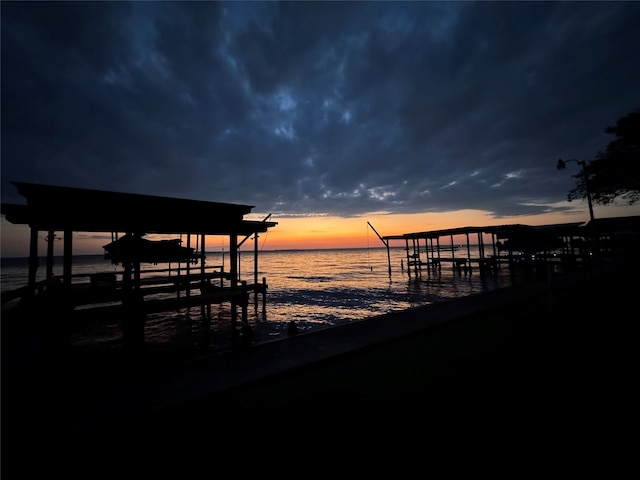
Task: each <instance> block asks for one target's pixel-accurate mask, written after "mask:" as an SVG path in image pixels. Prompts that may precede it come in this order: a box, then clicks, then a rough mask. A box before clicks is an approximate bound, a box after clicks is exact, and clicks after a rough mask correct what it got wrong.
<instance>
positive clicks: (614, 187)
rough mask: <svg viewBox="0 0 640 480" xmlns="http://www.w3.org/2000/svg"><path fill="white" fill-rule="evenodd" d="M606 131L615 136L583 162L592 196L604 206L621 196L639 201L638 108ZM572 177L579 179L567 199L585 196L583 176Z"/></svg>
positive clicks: (639, 130) (639, 115)
mask: <svg viewBox="0 0 640 480" xmlns="http://www.w3.org/2000/svg"><path fill="white" fill-rule="evenodd" d="M605 133H610V134H613V135H615V136H616V139H615V140H612V141H611V142H610V143H609V145H607V149H606V150H605V151H604V152H598V154H597V155H596V158H595V159H594V160H593V161H591V162H589V163H587V164H586V165H585V169H586V174H587V178H588V181H589V189H590V192H591V199H592V200H593V202H595V203H599V204H601V205H607V204H609V203H611V202H613V201H614V200H615V199H616V198H621V199H622V200H624V201H626V202H628V203H629V205H632V204H634V203H636V202H637V201H638V200H640V109H636V110H634V111H633V112H631V113H629V114H627V115H625V116H624V117H622V118H620V119H619V120H618V121H617V122H616V124H615V126H612V127H607V128H606V129H605ZM574 176H575V177H576V178H577V179H578V182H577V184H576V186H575V187H574V188H573V189H572V190H571V191H570V192H569V194H568V195H567V198H568V200H569V201H572V200H577V199H582V198H586V196H587V190H586V185H585V178H584V175H583V174H582V173H579V174H576V175H574Z"/></svg>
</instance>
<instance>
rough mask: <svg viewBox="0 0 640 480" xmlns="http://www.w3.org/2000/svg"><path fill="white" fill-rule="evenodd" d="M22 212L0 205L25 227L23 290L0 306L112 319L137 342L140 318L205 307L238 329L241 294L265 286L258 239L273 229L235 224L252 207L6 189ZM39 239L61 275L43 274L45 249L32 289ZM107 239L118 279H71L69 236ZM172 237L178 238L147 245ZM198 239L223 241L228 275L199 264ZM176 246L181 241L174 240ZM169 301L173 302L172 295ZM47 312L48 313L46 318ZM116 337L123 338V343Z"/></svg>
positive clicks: (46, 188)
mask: <svg viewBox="0 0 640 480" xmlns="http://www.w3.org/2000/svg"><path fill="white" fill-rule="evenodd" d="M12 184H13V185H15V186H16V187H17V189H18V193H19V194H20V195H22V196H23V197H24V198H25V199H26V205H19V204H2V214H3V215H5V216H6V219H7V221H9V222H11V223H14V224H26V225H29V226H30V228H31V238H30V249H29V277H28V284H27V285H26V286H25V287H23V288H21V289H19V291H17V292H14V293H13V294H9V295H3V299H2V302H3V303H5V302H7V301H10V300H17V299H19V300H20V304H24V305H30V304H44V305H53V306H55V309H56V311H58V312H59V311H60V310H63V311H64V312H65V313H66V314H71V315H72V316H73V317H74V318H75V317H81V316H82V315H89V314H90V315H99V314H101V313H104V314H114V313H116V312H117V313H118V314H121V315H122V320H123V339H125V340H127V343H139V342H140V341H141V340H142V341H143V340H144V318H145V315H146V314H148V313H155V312H161V311H170V310H176V309H180V308H186V307H191V306H201V307H202V308H203V309H204V308H208V307H210V306H211V304H213V303H222V302H229V303H230V304H231V307H232V308H231V313H232V322H234V323H235V321H236V308H237V307H238V306H240V307H241V309H242V321H243V327H247V326H248V325H247V318H246V311H247V304H248V301H249V294H250V293H251V292H253V293H254V294H255V296H256V301H257V295H258V294H259V293H260V294H262V295H263V305H264V300H265V298H264V296H265V295H266V289H267V285H266V279H262V281H261V282H259V281H258V236H259V234H260V233H264V232H267V231H268V229H269V228H272V227H274V226H276V225H277V223H276V222H271V221H267V220H268V219H269V217H270V215H269V216H268V217H267V218H265V219H264V220H262V221H256V220H245V219H244V216H245V215H247V214H249V213H250V212H251V210H252V209H253V206H249V205H239V204H229V203H219V202H205V201H199V200H188V199H177V198H170V197H160V196H151V195H139V194H130V193H120V192H111V191H102V190H90V189H81V188H72V187H63V186H52V185H43V184H34V183H24V182H12ZM41 232H44V233H45V234H46V238H47V239H53V238H55V237H56V236H59V235H56V232H61V233H62V235H61V236H62V239H63V267H62V275H59V276H56V275H53V268H52V265H53V254H54V248H53V241H49V242H47V251H46V275H45V279H44V280H41V281H36V278H37V277H36V272H37V270H38V268H39V256H40V253H39V251H38V247H39V245H38V244H39V238H40V234H41ZM79 232H80V233H111V236H112V241H111V242H110V243H107V244H105V245H104V246H103V248H104V249H105V267H106V266H111V263H113V264H115V265H119V266H120V270H119V271H114V270H113V268H112V269H111V270H107V269H106V268H105V272H99V273H94V274H92V275H78V274H74V272H73V234H74V233H79ZM148 235H151V236H152V237H154V236H155V237H158V236H160V237H166V236H179V238H171V239H168V240H167V239H166V238H161V239H159V240H156V239H153V238H149V237H148ZM207 236H224V237H227V239H228V259H229V260H228V265H229V267H228V270H226V269H225V264H224V261H223V262H222V263H221V264H220V263H218V264H215V265H207V258H206V255H205V248H204V246H205V245H206V238H207ZM183 238H184V239H185V240H186V241H185V240H183ZM250 238H253V240H254V278H253V283H247V282H246V281H243V280H242V279H240V275H239V270H238V252H239V248H240V246H241V245H242V244H243V243H244V242H245V241H246V240H248V239H250ZM165 263H167V264H169V268H157V267H156V268H144V269H143V267H142V264H145V267H146V264H165ZM172 294H173V295H172ZM52 313H53V311H52ZM125 336H126V338H125Z"/></svg>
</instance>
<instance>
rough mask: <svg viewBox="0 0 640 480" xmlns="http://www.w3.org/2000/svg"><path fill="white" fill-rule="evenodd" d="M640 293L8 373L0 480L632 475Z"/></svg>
mask: <svg viewBox="0 0 640 480" xmlns="http://www.w3.org/2000/svg"><path fill="white" fill-rule="evenodd" d="M636 275H637V272H636V270H635V268H632V267H628V268H626V269H625V270H624V272H623V273H620V272H618V273H616V274H615V275H607V274H606V273H605V274H604V276H603V277H602V278H600V275H590V276H589V275H585V274H584V273H581V274H580V275H579V276H577V277H575V278H573V279H572V281H571V282H567V283H566V284H563V281H562V280H561V279H556V278H553V279H552V281H551V283H549V282H548V281H547V280H543V281H541V282H538V283H536V282H534V283H532V285H529V286H527V287H526V288H524V287H522V288H520V289H519V290H513V291H509V292H491V293H489V294H483V295H481V296H477V297H474V298H469V299H460V300H456V301H453V302H446V303H443V304H439V305H433V306H429V307H422V308H418V309H415V310H410V311H406V312H401V313H398V314H391V315H386V316H384V317H380V318H375V319H371V320H367V321H365V322H357V323H354V324H349V325H345V326H343V327H335V328H331V329H327V330H323V331H320V332H315V333H309V334H305V335H300V336H297V337H291V338H288V339H285V340H281V341H276V342H273V343H271V344H266V345H260V346H253V347H247V348H246V349H240V350H236V351H233V352H228V353H225V354H220V355H217V356H215V357H213V358H201V359H190V360H184V361H181V362H177V363H175V364H171V365H169V364H167V365H159V364H153V366H152V363H153V362H152V360H150V359H149V358H148V357H145V355H144V352H142V353H140V354H138V355H137V356H130V357H128V358H113V359H110V360H108V361H107V360H105V359H104V358H101V359H96V358H90V357H86V358H79V357H77V356H76V357H74V356H73V355H69V356H67V357H65V358H64V359H57V360H53V361H52V362H51V363H50V364H49V365H44V366H42V368H41V369H40V370H39V371H38V373H37V374H35V373H31V374H30V375H13V376H10V377H9V378H7V376H6V375H4V369H5V366H4V364H3V385H2V387H3V390H2V469H3V472H2V473H3V476H6V477H7V478H33V474H34V473H36V471H43V472H45V473H47V474H49V475H51V474H56V473H60V474H64V475H66V476H67V477H68V476H81V477H83V478H87V477H93V476H94V475H92V474H91V472H90V471H87V470H86V468H87V466H89V468H91V469H93V470H94V471H97V472H104V471H108V470H109V471H110V470H113V471H114V472H116V473H117V472H120V473H122V474H125V473H127V472H128V473H134V472H145V473H146V474H149V473H151V472H164V473H166V472H165V468H167V466H168V465H169V464H171V465H175V464H177V465H180V466H181V467H180V468H183V469H191V468H205V469H209V470H210V472H209V473H212V474H213V473H214V472H215V471H218V470H219V468H220V465H221V464H222V463H225V462H226V463H228V464H232V465H233V468H234V469H236V471H237V472H238V473H241V472H243V471H246V472H260V471H264V469H265V468H266V469H270V466H269V465H264V464H262V466H261V467H260V468H258V466H257V465H256V464H255V463H254V462H256V461H258V458H260V459H261V460H260V462H264V461H265V459H267V460H266V461H268V462H276V463H277V464H278V466H279V467H278V468H285V469H288V468H290V467H292V466H293V465H297V464H298V462H300V461H304V462H312V463H314V462H319V461H320V460H321V459H325V460H326V462H332V461H334V460H335V459H336V458H337V457H339V458H345V459H349V460H350V461H352V462H353V461H354V457H355V456H357V458H360V459H361V461H366V462H369V463H371V462H377V461H379V460H381V459H379V458H377V455H387V453H385V452H394V457H393V458H396V459H397V460H398V461H401V462H403V463H406V462H415V461H416V458H415V457H413V459H411V458H403V459H402V460H400V457H397V456H395V455H397V454H398V452H406V455H407V457H411V456H413V455H415V452H416V449H417V450H418V451H420V452H421V453H420V455H423V456H424V455H426V456H427V457H428V456H429V452H432V450H431V448H432V447H430V446H429V445H433V444H438V445H439V446H440V448H442V446H443V445H450V446H451V448H458V447H457V446H458V445H459V444H460V443H461V442H465V443H466V442H469V441H470V440H471V439H473V443H474V444H475V445H476V448H478V449H485V448H488V447H489V445H491V448H493V449H496V450H500V452H502V454H504V453H505V452H506V450H505V449H508V450H511V449H516V450H522V449H526V450H528V451H532V450H531V449H534V450H535V449H541V450H542V451H546V453H545V454H542V453H541V455H542V456H543V457H548V456H549V455H551V453H550V452H555V453H554V454H553V455H559V456H563V457H564V458H565V460H566V457H567V455H580V456H581V458H582V459H583V460H585V458H584V456H585V455H586V456H587V457H588V456H589V455H590V454H591V453H590V452H594V451H599V452H600V453H599V454H598V455H602V452H603V451H604V449H609V448H613V449H614V450H616V452H617V453H618V454H619V455H620V456H621V457H624V456H625V455H627V454H629V453H630V452H631V444H627V443H626V440H624V438H625V437H626V436H622V434H623V433H624V430H625V429H626V428H627V426H630V425H631V424H632V422H633V420H632V419H633V418H634V417H635V407H636V404H635V398H636V396H635V389H636V385H635V384H636V380H637V377H636V368H635V365H636V353H635V352H636V347H635V334H633V333H632V332H633V331H634V329H633V328H632V327H634V326H635V323H636V322H637V317H638V311H637V303H636V302H637V296H638V294H639V289H638V285H639V283H638V280H637V277H636ZM549 285H551V286H552V288H549ZM514 288H515V287H514ZM3 356H4V355H3ZM3 360H4V358H3ZM632 415H633V416H632ZM451 442H453V443H451ZM363 448H364V449H365V452H366V453H362V449H363ZM565 449H566V450H565ZM562 451H564V452H565V453H564V454H559V452H562ZM356 452H360V453H356ZM569 452H573V453H569ZM496 453H499V452H496ZM420 458H422V457H420ZM306 468H307V469H308V468H309V467H306ZM612 468H613V466H612ZM9 472H11V473H9Z"/></svg>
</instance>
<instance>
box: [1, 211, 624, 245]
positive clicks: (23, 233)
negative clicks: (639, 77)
mask: <svg viewBox="0 0 640 480" xmlns="http://www.w3.org/2000/svg"><path fill="white" fill-rule="evenodd" d="M571 206H572V207H574V210H572V211H570V212H569V213H567V212H565V213H562V214H560V213H555V214H547V215H535V216H529V217H527V216H519V217H505V218H494V217H492V216H491V215H490V214H489V213H488V212H483V211H479V210H460V211H456V212H425V213H417V214H393V215H389V214H384V213H372V214H369V215H366V216H361V217H348V218H344V217H332V216H309V217H283V218H278V217H271V218H270V220H272V221H274V222H277V223H278V225H277V226H276V227H275V228H272V229H270V230H269V231H268V232H267V233H265V234H262V235H261V236H260V237H259V239H258V249H259V250H306V249H329V248H375V247H383V246H384V245H383V243H382V242H381V241H380V239H379V238H378V237H377V235H376V233H375V232H374V231H373V230H372V229H371V227H369V225H368V223H367V222H369V223H371V225H373V227H374V228H375V229H376V231H377V232H378V233H379V234H380V235H381V236H387V235H401V234H404V233H412V232H423V231H431V230H441V229H447V228H459V227H468V226H490V225H505V224H516V223H518V224H525V225H548V224H555V223H569V222H582V221H585V222H586V221H587V220H588V213H587V211H586V208H585V207H584V206H583V205H582V203H580V202H574V203H573V204H572V205H571ZM595 213H596V217H599V218H604V217H614V216H624V215H637V207H629V206H615V205H609V206H606V207H602V206H596V207H595ZM262 218H264V215H263V214H252V215H250V216H247V219H248V220H257V219H262ZM0 226H1V238H2V250H1V256H3V257H26V256H28V255H29V236H30V231H29V227H28V226H26V225H13V224H11V223H9V222H7V220H6V219H5V218H4V217H2V221H1V224H0ZM58 235H61V233H59V232H58ZM57 240H58V241H56V242H55V244H54V252H55V254H56V255H62V242H61V241H59V240H60V238H58V239H57ZM110 241H111V236H110V235H108V234H106V235H105V234H98V233H85V232H76V233H74V238H73V252H74V254H76V255H92V254H93V255H100V254H102V253H104V250H103V248H102V246H103V245H105V244H106V243H108V242H110ZM194 241H195V240H194V239H193V238H192V242H194ZM455 241H456V243H458V242H462V241H463V240H462V239H457V238H456V239H455ZM472 241H473V240H472ZM206 242H207V245H206V250H207V251H220V250H228V249H229V246H228V238H226V237H221V236H219V237H208V238H207V239H206ZM46 245H47V242H46V239H45V234H44V232H41V235H40V238H39V243H38V250H39V254H40V255H44V254H45V252H46ZM401 245H402V242H400V241H392V242H391V246H401ZM253 247H254V243H253V241H247V242H245V243H244V244H243V246H242V249H243V250H245V251H248V250H250V249H253Z"/></svg>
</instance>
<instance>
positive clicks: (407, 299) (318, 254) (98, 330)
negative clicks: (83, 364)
mask: <svg viewBox="0 0 640 480" xmlns="http://www.w3.org/2000/svg"><path fill="white" fill-rule="evenodd" d="M471 248H472V250H471V252H470V254H471V257H472V258H473V257H477V249H476V250H475V251H474V247H471ZM460 252H461V253H456V256H457V257H465V256H466V255H467V252H466V247H465V249H464V252H462V251H460ZM448 254H449V255H450V254H451V253H450V252H449V253H448ZM225 262H226V264H228V263H229V258H228V254H227V255H226V258H225V253H224V252H223V251H220V252H208V253H207V259H206V264H207V265H218V264H222V263H225ZM389 265H390V266H391V275H390V274H389ZM167 266H168V265H166V264H165V265H162V264H159V265H157V266H155V265H149V266H148V267H147V266H145V265H144V264H143V266H142V268H143V269H144V268H167ZM27 268H28V261H27V259H26V258H4V259H2V271H1V281H2V292H6V291H8V290H11V289H14V288H17V287H20V286H23V285H26V283H27V272H28V270H27ZM53 268H54V274H61V273H62V258H55V261H54V266H53ZM239 269H240V276H241V279H242V280H246V281H247V282H248V283H252V282H253V279H254V255H253V250H251V249H248V250H246V251H244V250H241V252H240V267H239ZM45 270H46V269H45V259H44V258H42V259H41V266H40V268H39V269H38V276H37V278H38V279H43V278H44V275H45ZM226 270H228V267H227V268H226ZM105 271H116V272H118V271H122V267H121V266H116V265H112V264H111V262H110V261H109V260H105V259H104V258H103V255H86V256H75V257H74V260H73V271H72V273H73V274H74V275H89V274H91V273H96V272H105ZM257 274H258V275H257V276H258V279H259V281H260V282H261V281H262V278H263V277H264V278H265V279H266V283H267V285H268V289H267V295H266V311H265V312H263V309H262V300H261V298H262V297H261V296H259V299H258V301H257V302H255V303H254V302H252V301H251V302H250V304H249V311H248V317H249V318H248V320H249V323H250V325H251V327H252V341H253V342H254V343H258V342H265V341H271V340H276V339H279V338H283V337H285V336H286V335H287V328H288V325H289V322H290V321H295V322H296V324H297V326H298V331H299V332H301V333H303V332H308V331H312V330H314V329H320V328H325V327H330V326H335V325H339V324H342V323H346V322H352V321H362V320H365V319H366V318H368V317H372V316H375V315H380V314H385V313H388V312H392V311H396V310H404V309H407V308H411V307H416V306H422V305H427V304H431V303H434V302H440V301H443V300H447V299H452V298H458V297H465V296H468V295H473V294H478V293H482V292H487V291H490V290H493V289H496V288H504V287H508V286H511V285H513V284H514V282H517V281H519V279H518V278H517V277H515V276H513V275H512V274H511V273H510V272H509V270H508V268H507V267H506V266H504V267H502V268H501V269H500V271H499V273H498V275H480V274H479V273H478V271H477V269H475V270H474V271H473V273H472V274H465V273H459V272H457V271H454V270H453V269H452V268H451V267H447V266H443V268H442V271H441V273H438V274H429V273H428V272H427V270H426V269H425V268H423V270H422V272H421V274H420V275H418V276H416V275H415V274H414V272H413V271H412V272H411V275H409V273H408V272H407V270H406V251H405V249H404V247H392V248H390V250H389V257H388V256H387V249H386V248H384V247H381V248H364V249H331V250H288V251H261V252H259V260H258V272H257ZM232 333H233V332H232V329H231V312H230V306H229V304H224V303H223V304H220V305H215V304H214V305H213V306H212V313H211V317H210V318H207V319H205V318H204V316H203V315H202V312H201V309H200V307H193V308H188V309H180V310H177V311H172V312H164V313H161V314H153V315H149V316H148V317H147V322H146V326H145V342H146V344H147V345H149V346H152V347H155V348H159V349H163V348H166V349H170V348H173V349H175V348H187V349H193V350H194V351H197V352H203V351H207V352H208V351H211V350H219V349H226V348H229V347H230V346H232V345H233V341H232ZM72 342H73V343H74V344H76V345H84V346H89V345H101V346H113V347H117V346H119V345H120V344H121V328H120V325H119V324H118V322H117V321H116V320H114V321H104V320H103V321H100V322H95V323H94V324H91V325H90V324H87V325H84V326H83V327H82V328H80V329H78V330H77V331H74V332H72Z"/></svg>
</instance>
